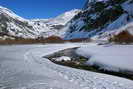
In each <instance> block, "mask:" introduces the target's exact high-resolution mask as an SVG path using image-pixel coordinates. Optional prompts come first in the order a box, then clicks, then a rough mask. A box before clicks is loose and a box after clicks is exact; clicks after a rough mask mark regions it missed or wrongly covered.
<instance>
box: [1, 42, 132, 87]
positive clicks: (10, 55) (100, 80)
mask: <svg viewBox="0 0 133 89" xmlns="http://www.w3.org/2000/svg"><path fill="white" fill-rule="evenodd" d="M87 45H88V46H87V49H89V46H90V47H93V46H94V45H93V44H87ZM79 46H82V47H81V49H84V47H85V46H86V44H71V43H66V44H53V45H52V44H51V45H50V44H49V45H19V46H18V45H16V46H15V45H14V46H0V50H1V51H0V89H133V81H131V80H127V79H123V78H118V77H114V76H110V75H106V74H99V73H94V72H89V71H84V70H78V69H73V68H68V67H64V66H60V65H56V64H54V63H52V62H50V61H49V60H47V59H45V58H42V56H45V55H49V54H52V53H54V52H57V51H60V50H63V49H67V48H73V47H79ZM94 47H95V46H94ZM103 51H104V50H103ZM87 52H88V54H89V51H87ZM92 52H93V50H92Z"/></svg>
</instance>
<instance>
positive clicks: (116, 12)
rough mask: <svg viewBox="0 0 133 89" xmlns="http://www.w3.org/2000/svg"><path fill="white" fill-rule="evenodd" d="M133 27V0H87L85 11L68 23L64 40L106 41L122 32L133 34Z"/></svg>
mask: <svg viewBox="0 0 133 89" xmlns="http://www.w3.org/2000/svg"><path fill="white" fill-rule="evenodd" d="M125 25H126V26H125ZM124 26H125V27H124ZM132 27H133V1H132V0H87V2H86V3H85V6H84V7H83V10H82V11H81V12H80V13H79V14H77V15H76V16H75V17H74V18H73V19H72V20H71V21H70V22H69V23H68V25H67V29H68V30H67V32H66V34H65V36H64V38H65V39H73V38H88V37H92V38H94V39H99V38H102V39H105V38H108V37H109V35H112V34H116V33H117V34H118V33H119V32H121V31H122V30H128V31H129V30H130V32H131V33H132V32H133V28H132ZM129 28H130V29H129Z"/></svg>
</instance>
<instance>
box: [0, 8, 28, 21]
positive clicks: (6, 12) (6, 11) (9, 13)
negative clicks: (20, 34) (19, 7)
mask: <svg viewBox="0 0 133 89" xmlns="http://www.w3.org/2000/svg"><path fill="white" fill-rule="evenodd" d="M0 14H4V15H7V16H10V17H12V18H14V19H18V20H20V21H26V19H24V18H22V17H20V16H18V15H16V14H15V13H14V12H13V11H11V10H9V9H7V8H5V7H2V6H0Z"/></svg>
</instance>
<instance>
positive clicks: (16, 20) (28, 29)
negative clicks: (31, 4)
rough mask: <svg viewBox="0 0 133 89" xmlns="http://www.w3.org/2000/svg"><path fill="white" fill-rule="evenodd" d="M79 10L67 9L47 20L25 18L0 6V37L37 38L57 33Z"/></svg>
mask: <svg viewBox="0 0 133 89" xmlns="http://www.w3.org/2000/svg"><path fill="white" fill-rule="evenodd" d="M79 11H80V10H72V11H70V12H69V11H68V12H66V13H64V14H62V15H60V16H58V17H56V18H52V19H48V20H41V19H40V20H27V19H24V18H22V17H20V16H18V15H16V14H15V13H14V12H12V11H11V10H9V9H7V8H4V7H2V6H0V39H7V38H10V39H11V38H17V37H21V38H38V37H48V36H51V35H57V34H58V32H59V30H61V29H62V28H63V26H65V25H66V23H67V22H68V21H70V20H71V19H72V18H73V17H74V16H75V15H76V14H77V13H78V12H79Z"/></svg>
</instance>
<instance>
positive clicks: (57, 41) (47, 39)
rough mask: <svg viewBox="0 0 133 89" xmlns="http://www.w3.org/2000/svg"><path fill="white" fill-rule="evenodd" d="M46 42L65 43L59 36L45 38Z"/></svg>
mask: <svg viewBox="0 0 133 89" xmlns="http://www.w3.org/2000/svg"><path fill="white" fill-rule="evenodd" d="M45 42H46V43H63V42H64V40H63V39H62V38H60V37H58V36H50V37H48V38H46V39H45Z"/></svg>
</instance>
